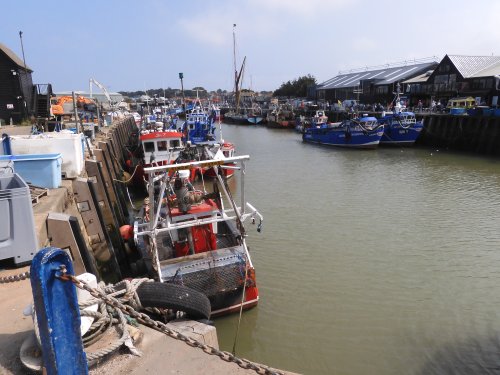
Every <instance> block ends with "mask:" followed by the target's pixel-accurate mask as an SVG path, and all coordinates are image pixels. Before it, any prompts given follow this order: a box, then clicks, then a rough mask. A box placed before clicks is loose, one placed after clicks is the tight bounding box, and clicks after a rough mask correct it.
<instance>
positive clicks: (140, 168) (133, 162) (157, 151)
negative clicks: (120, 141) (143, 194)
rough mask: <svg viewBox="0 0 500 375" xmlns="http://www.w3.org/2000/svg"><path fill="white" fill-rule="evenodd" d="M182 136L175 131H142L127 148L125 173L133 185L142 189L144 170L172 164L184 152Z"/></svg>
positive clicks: (159, 129)
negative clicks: (135, 141) (135, 140)
mask: <svg viewBox="0 0 500 375" xmlns="http://www.w3.org/2000/svg"><path fill="white" fill-rule="evenodd" d="M183 137H184V134H183V133H181V132H178V131H175V130H165V131H164V130H163V129H162V128H161V127H159V128H158V129H154V130H153V129H151V130H147V129H142V130H141V131H140V133H139V134H138V138H137V142H138V143H135V144H133V143H131V144H130V145H129V146H127V148H128V150H129V151H128V159H127V161H126V163H125V164H126V167H127V172H128V173H129V174H130V177H129V178H127V179H130V180H131V181H132V183H133V185H135V186H137V187H139V188H142V187H144V183H145V181H146V179H147V176H146V175H145V174H144V168H148V167H151V166H160V165H167V164H171V163H174V162H175V160H177V159H178V158H179V156H180V154H181V151H182V150H184V148H185V147H184V143H183Z"/></svg>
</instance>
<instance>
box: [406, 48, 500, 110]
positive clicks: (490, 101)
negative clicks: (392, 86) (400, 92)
mask: <svg viewBox="0 0 500 375" xmlns="http://www.w3.org/2000/svg"><path fill="white" fill-rule="evenodd" d="M404 84H405V85H406V86H407V89H408V90H407V92H408V93H409V95H410V96H411V97H412V98H419V99H422V100H424V99H426V98H427V100H428V99H430V98H431V97H432V98H433V99H435V100H436V101H438V100H439V101H441V102H442V103H446V102H447V101H448V100H449V99H450V98H455V97H467V96H471V97H473V98H475V99H476V101H477V102H478V104H484V105H489V106H492V107H497V106H498V105H499V103H498V96H499V95H500V56H463V55H446V56H445V57H444V58H443V59H442V60H441V62H440V63H439V64H438V65H437V67H436V69H434V71H433V72H432V74H430V75H429V76H428V77H422V79H420V80H418V79H417V78H415V79H409V80H406V81H405V82H404Z"/></svg>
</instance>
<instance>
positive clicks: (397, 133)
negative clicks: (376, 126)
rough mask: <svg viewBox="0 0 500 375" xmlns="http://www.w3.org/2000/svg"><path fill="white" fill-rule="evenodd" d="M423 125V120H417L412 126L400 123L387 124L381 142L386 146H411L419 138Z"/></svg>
mask: <svg viewBox="0 0 500 375" xmlns="http://www.w3.org/2000/svg"><path fill="white" fill-rule="evenodd" d="M423 127H424V126H423V124H422V122H417V123H415V124H413V125H412V126H410V127H404V126H401V125H400V124H398V123H392V124H390V125H389V124H386V125H385V126H384V135H383V136H382V138H381V139H380V144H381V145H384V146H405V145H406V146H411V145H413V144H414V143H415V141H416V140H417V138H418V136H419V135H420V132H421V131H422V129H423Z"/></svg>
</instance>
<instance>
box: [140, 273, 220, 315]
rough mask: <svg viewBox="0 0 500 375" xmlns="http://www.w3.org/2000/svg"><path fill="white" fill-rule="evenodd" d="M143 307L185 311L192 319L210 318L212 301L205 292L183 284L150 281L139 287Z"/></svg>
mask: <svg viewBox="0 0 500 375" xmlns="http://www.w3.org/2000/svg"><path fill="white" fill-rule="evenodd" d="M137 295H138V296H139V299H140V300H141V304H142V306H143V307H158V308H163V309H172V310H176V311H183V312H185V313H186V314H188V316H189V317H191V318H192V319H208V318H210V313H211V308H210V301H209V300H208V298H207V296H205V295H204V294H203V293H201V292H198V291H196V290H194V289H191V288H188V287H186V286H183V285H175V284H169V283H159V282H149V283H143V284H141V285H140V286H139V287H138V288H137Z"/></svg>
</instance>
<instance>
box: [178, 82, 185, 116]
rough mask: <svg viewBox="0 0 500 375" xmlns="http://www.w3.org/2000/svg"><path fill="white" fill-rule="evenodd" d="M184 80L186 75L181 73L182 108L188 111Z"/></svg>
mask: <svg viewBox="0 0 500 375" xmlns="http://www.w3.org/2000/svg"><path fill="white" fill-rule="evenodd" d="M183 78H184V73H179V79H180V80H181V90H182V108H183V109H184V111H185V110H186V98H185V96H184V82H183Z"/></svg>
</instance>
